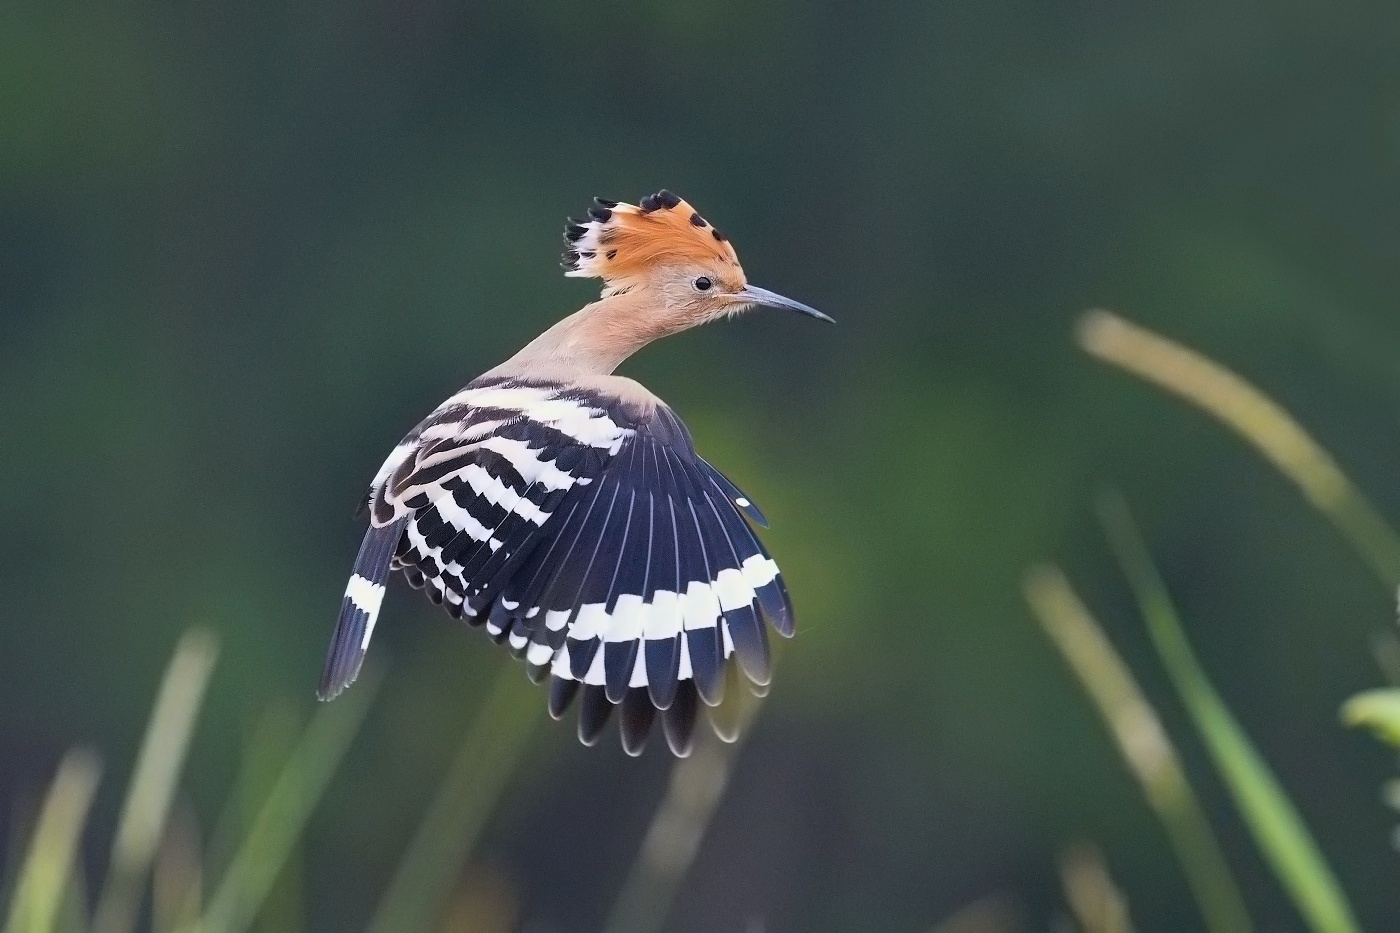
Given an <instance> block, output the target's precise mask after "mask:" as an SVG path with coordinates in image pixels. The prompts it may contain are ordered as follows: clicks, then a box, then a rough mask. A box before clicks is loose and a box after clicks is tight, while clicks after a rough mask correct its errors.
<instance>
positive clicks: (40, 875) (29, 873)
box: [5, 748, 102, 933]
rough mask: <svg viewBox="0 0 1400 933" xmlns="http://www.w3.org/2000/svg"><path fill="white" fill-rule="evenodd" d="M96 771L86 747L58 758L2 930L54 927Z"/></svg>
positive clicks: (33, 932)
mask: <svg viewBox="0 0 1400 933" xmlns="http://www.w3.org/2000/svg"><path fill="white" fill-rule="evenodd" d="M101 773H102V765H101V763H100V762H99V761H98V760H97V756H96V755H94V754H93V753H92V752H90V751H88V750H87V749H81V748H79V749H74V750H73V751H71V752H69V753H68V754H67V755H65V756H63V760H62V761H61V762H59V765H58V772H57V773H56V774H55V775H54V779H53V783H52V784H51V785H49V793H48V796H47V797H46V798H45V799H44V806H43V809H41V810H40V811H39V822H38V824H37V825H36V826H35V829H34V838H33V841H32V842H31V843H30V846H29V852H28V854H27V855H26V856H25V861H24V867H23V868H21V869H20V874H19V881H18V883H17V884H16V886H15V892H14V899H13V900H12V901H11V902H10V915H9V920H8V921H7V922H6V924H5V931H6V933H51V931H52V930H53V929H54V923H55V921H56V920H57V919H58V913H59V909H60V907H61V905H62V903H63V897H64V892H65V891H66V890H67V888H68V883H69V880H70V879H71V878H72V876H73V863H74V859H75V857H76V855H77V850H78V842H79V840H80V839H81V837H82V832H83V826H84V825H85V824H86V823H87V815H88V810H89V808H91V806H92V798H93V795H94V794H95V793H96V792H97V782H98V779H99V778H100V776H101Z"/></svg>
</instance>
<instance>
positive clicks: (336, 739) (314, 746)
mask: <svg viewBox="0 0 1400 933" xmlns="http://www.w3.org/2000/svg"><path fill="white" fill-rule="evenodd" d="M379 680H380V679H379V677H377V676H374V675H373V674H372V673H371V674H370V675H369V676H364V675H361V677H360V682H359V683H358V684H357V685H356V689H354V690H350V691H347V692H346V694H345V695H344V696H343V697H341V698H340V699H339V700H338V701H337V702H335V703H327V704H324V705H322V706H321V707H319V708H318V709H317V710H316V713H315V715H313V716H312V717H311V721H310V723H308V725H307V727H306V730H305V731H304V732H303V733H302V736H301V739H300V740H299V741H298V742H297V745H296V747H295V749H293V751H292V754H291V756H290V757H289V758H288V760H287V763H286V765H285V766H284V767H283V768H282V772H281V774H280V775H278V778H277V782H276V783H275V784H274V785H273V787H272V790H271V792H270V793H269V794H268V796H267V800H266V801H265V802H264V803H263V806H262V809H261V810H260V811H259V812H258V816H257V818H256V819H255V820H254V822H253V825H252V826H251V827H250V829H249V831H248V835H247V837H246V838H245V839H244V840H243V843H242V845H241V846H240V847H239V848H238V850H237V851H236V852H235V853H234V856H233V859H232V861H231V862H230V864H229V867H228V869H227V871H225V872H224V874H223V876H222V878H221V879H220V880H219V883H218V884H217V885H216V886H215V888H214V894H213V896H212V897H211V898H210V900H209V907H208V909H207V910H206V911H205V914H204V916H203V918H202V919H201V920H200V922H199V924H198V925H197V926H196V927H195V928H193V930H194V931H197V933H244V931H246V930H247V929H248V927H249V926H250V925H251V924H252V923H253V920H254V919H255V918H256V917H257V914H258V911H259V910H260V909H261V908H262V906H263V903H264V902H265V901H266V899H267V896H268V893H269V892H270V891H271V890H272V886H273V884H275V883H276V881H277V878H278V876H279V875H280V874H281V873H282V869H283V868H284V867H285V866H286V864H287V859H288V857H289V856H290V855H291V853H292V850H293V849H294V848H295V846H296V843H297V840H298V839H299V838H300V837H301V834H302V832H303V831H304V830H305V828H306V823H307V821H308V820H309V819H310V818H311V813H312V811H313V810H315V808H316V804H317V803H318V802H319V801H320V799H321V797H322V795H323V794H324V793H325V790H326V786H327V785H328V784H329V783H330V780H331V777H332V776H333V775H334V774H335V772H336V769H337V768H338V767H339V766H340V762H341V759H342V758H344V757H345V753H346V751H348V750H349V748H350V743H351V742H352V741H353V740H354V738H355V735H356V733H358V732H359V730H360V726H361V725H362V724H363V723H364V720H365V715H366V714H367V713H368V712H369V708H370V704H371V702H372V701H373V699H374V696H375V693H376V692H377V690H378V687H379Z"/></svg>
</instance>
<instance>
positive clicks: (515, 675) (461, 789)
mask: <svg viewBox="0 0 1400 933" xmlns="http://www.w3.org/2000/svg"><path fill="white" fill-rule="evenodd" d="M544 709H545V704H544V700H543V698H542V697H541V696H540V695H539V691H538V690H536V689H535V688H534V685H533V684H531V683H530V682H529V680H528V679H527V678H526V677H525V676H524V675H523V673H522V672H521V670H520V668H519V667H517V666H515V665H514V664H508V665H505V666H504V667H502V668H501V671H500V673H499V674H497V675H496V680H495V682H494V683H493V685H492V687H491V692H490V694H489V696H488V697H487V699H486V705H485V706H483V707H482V708H481V711H480V712H478V713H477V714H476V717H475V719H474V720H473V721H472V726H471V728H470V729H469V730H468V731H467V736H466V739H465V740H464V741H463V742H462V746H461V748H460V749H459V750H458V752H457V756H456V758H454V759H453V762H452V765H451V767H450V768H449V769H448V772H447V776H446V777H445V778H444V779H443V782H442V784H441V786H440V787H439V788H438V792H437V795H436V796H435V797H434V799H433V802H432V804H431V806H429V808H428V812H427V813H426V814H425V815H424V818H423V822H422V823H421V824H419V826H418V831H417V832H416V833H415V834H414V837H413V841H412V842H411V843H409V847H408V851H407V852H406V853H405V854H404V857H403V858H402V860H400V862H399V866H398V869H397V870H396V871H395V873H394V877H393V879H392V880H391V881H390V882H389V887H388V889H387V890H386V891H385V893H384V896H383V898H382V899H381V900H380V903H379V907H378V909H377V910H376V911H375V914H374V917H373V919H372V920H371V921H370V925H369V930H370V933H399V931H402V930H427V929H432V928H433V923H434V921H435V920H436V919H437V917H438V915H439V914H440V913H441V911H442V908H443V905H444V904H445V903H446V901H447V898H448V895H449V894H450V893H451V888H452V885H453V883H454V882H455V881H456V880H457V879H458V877H459V876H460V874H461V871H462V866H463V865H465V864H466V861H467V857H468V856H469V855H470V854H471V850H472V847H473V846H474V845H475V844H476V840H477V839H478V837H480V835H481V831H482V829H483V828H484V827H485V825H486V819H487V817H489V816H490V815H491V811H492V809H493V808H494V807H495V804H496V801H497V800H498V799H499V798H500V796H501V792H502V791H504V790H505V787H506V781H507V779H508V778H509V777H510V774H511V771H512V770H514V768H515V765H516V762H517V761H519V760H520V756H521V754H522V753H523V752H524V750H525V746H526V744H527V742H528V741H529V739H530V736H531V735H533V734H534V730H535V725H536V724H537V723H538V722H539V720H540V717H541V716H542V715H543V712H544Z"/></svg>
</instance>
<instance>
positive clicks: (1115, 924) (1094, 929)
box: [1060, 844, 1133, 933]
mask: <svg viewBox="0 0 1400 933" xmlns="http://www.w3.org/2000/svg"><path fill="white" fill-rule="evenodd" d="M1060 886H1061V887H1062V888H1064V892H1065V901H1066V902H1067V903H1068V904H1069V909H1070V912H1071V913H1073V914H1074V919H1075V920H1076V921H1078V923H1079V930H1080V933H1133V923H1132V920H1131V919H1130V918H1129V916H1128V900H1127V898H1125V897H1124V896H1123V892H1122V891H1120V890H1118V885H1116V884H1114V883H1113V877H1112V876H1111V875H1110V874H1109V873H1108V865H1107V864H1106V863H1105V862H1104V860H1103V853H1101V852H1099V850H1098V849H1097V848H1095V847H1094V846H1091V845H1087V844H1080V845H1076V846H1074V847H1073V848H1071V849H1069V850H1068V851H1067V852H1065V853H1063V854H1062V855H1061V856H1060Z"/></svg>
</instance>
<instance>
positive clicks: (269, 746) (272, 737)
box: [204, 697, 306, 878]
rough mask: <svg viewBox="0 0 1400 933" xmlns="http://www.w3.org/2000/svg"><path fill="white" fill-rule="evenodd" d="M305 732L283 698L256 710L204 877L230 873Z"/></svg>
mask: <svg viewBox="0 0 1400 933" xmlns="http://www.w3.org/2000/svg"><path fill="white" fill-rule="evenodd" d="M305 729H306V721H305V718H304V717H303V716H302V715H301V714H300V713H299V711H298V710H297V708H296V707H295V706H294V705H293V704H292V703H291V701H289V700H287V699H286V698H284V697H277V698H274V699H273V700H272V701H270V702H269V703H268V704H267V705H266V706H264V707H263V709H262V710H261V711H260V712H259V714H258V717H257V719H256V720H255V721H254V723H253V725H252V728H251V729H250V730H249V731H248V734H247V736H246V737H245V738H244V740H243V747H242V754H240V755H239V759H238V769H237V773H236V774H235V775H234V778H233V784H232V786H231V787H230V789H229V793H228V796H227V797H226V798H225V801H224V806H223V809H222V810H221V811H220V813H219V817H218V819H217V820H216V821H215V822H214V830H213V833H212V834H211V835H210V837H209V842H208V845H207V846H206V848H205V858H204V873H205V876H206V877H208V878H216V877H222V876H223V874H224V873H225V872H226V871H228V868H229V866H230V865H231V864H232V863H233V858H234V855H235V854H236V853H237V851H238V847H239V846H240V845H241V844H242V842H243V840H244V839H245V838H247V836H248V833H249V832H250V831H251V830H252V828H253V824H254V823H255V822H256V821H257V817H258V813H259V812H260V811H261V810H262V806H263V802H264V801H265V800H266V799H267V795H268V794H269V793H271V791H272V788H273V786H274V785H275V784H276V783H277V778H278V776H279V775H280V774H281V773H282V770H283V768H285V767H286V764H287V760H288V759H289V758H290V757H291V754H292V751H293V749H294V748H295V747H296V743H297V740H298V739H299V738H300V737H301V734H302V733H303V732H304V731H305Z"/></svg>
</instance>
